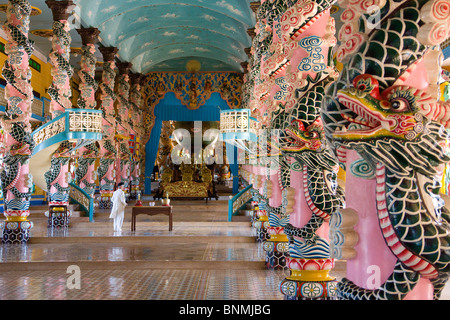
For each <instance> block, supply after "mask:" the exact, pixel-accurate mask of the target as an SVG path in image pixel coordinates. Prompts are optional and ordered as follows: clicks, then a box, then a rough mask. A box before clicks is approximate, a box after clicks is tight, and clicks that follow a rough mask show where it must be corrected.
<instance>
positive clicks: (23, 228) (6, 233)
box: [0, 220, 33, 244]
mask: <svg viewBox="0 0 450 320" xmlns="http://www.w3.org/2000/svg"><path fill="white" fill-rule="evenodd" d="M32 227H33V223H32V222H30V221H28V220H24V221H3V222H1V223H0V228H1V229H2V243H3V244H13V243H27V242H28V240H30V234H29V230H30V229H31V228H32Z"/></svg>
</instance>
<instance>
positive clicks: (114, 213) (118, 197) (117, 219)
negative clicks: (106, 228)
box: [109, 182, 127, 231]
mask: <svg viewBox="0 0 450 320" xmlns="http://www.w3.org/2000/svg"><path fill="white" fill-rule="evenodd" d="M124 189H125V184H124V183H123V182H119V184H118V185H117V190H116V191H114V193H113V195H112V197H111V201H112V204H113V206H112V210H111V214H110V215H109V218H110V219H114V231H122V224H123V217H124V215H125V207H126V205H127V202H126V201H125V193H124V192H123V190H124Z"/></svg>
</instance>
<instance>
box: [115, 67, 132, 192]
mask: <svg viewBox="0 0 450 320" xmlns="http://www.w3.org/2000/svg"><path fill="white" fill-rule="evenodd" d="M117 67H118V68H119V74H118V77H117V80H116V81H117V102H118V104H117V111H118V114H117V118H116V120H117V122H118V123H119V124H120V125H119V126H118V133H119V134H118V137H119V138H118V144H119V146H118V159H117V161H116V172H117V174H116V182H117V183H119V182H123V183H125V188H126V190H128V188H129V184H130V172H129V167H130V161H131V154H130V150H129V147H128V139H129V134H130V123H129V121H130V119H129V94H130V83H129V81H130V77H129V73H130V69H131V67H132V64H131V63H128V62H121V63H118V64H117ZM126 194H127V195H128V191H126Z"/></svg>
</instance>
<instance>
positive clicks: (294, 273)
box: [280, 258, 337, 300]
mask: <svg viewBox="0 0 450 320" xmlns="http://www.w3.org/2000/svg"><path fill="white" fill-rule="evenodd" d="M286 265H287V267H288V268H289V269H290V270H291V275H290V276H289V277H286V278H285V279H284V280H283V281H282V282H281V284H280V290H281V292H282V293H283V294H284V295H285V300H336V297H337V293H336V280H335V278H334V277H331V276H330V275H329V272H330V270H331V269H332V268H333V267H334V260H333V259H294V258H287V259H286Z"/></svg>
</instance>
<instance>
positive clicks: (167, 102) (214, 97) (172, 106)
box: [145, 92, 238, 194]
mask: <svg viewBox="0 0 450 320" xmlns="http://www.w3.org/2000/svg"><path fill="white" fill-rule="evenodd" d="M227 109H230V107H229V106H228V104H227V102H226V101H225V100H224V99H222V97H221V96H220V94H219V93H217V92H214V93H212V94H211V97H210V98H209V99H208V100H206V102H205V104H204V105H202V106H201V107H199V108H198V109H195V110H191V109H188V108H187V107H186V106H184V105H182V104H181V101H180V100H179V99H177V98H176V96H175V94H174V93H173V92H167V93H166V94H165V96H164V98H163V99H161V100H160V102H159V103H158V104H157V105H156V106H155V109H154V115H155V124H154V126H153V128H152V132H151V134H150V139H149V140H148V142H147V144H146V146H145V193H146V194H150V193H151V175H152V173H153V168H154V164H155V161H156V156H157V153H158V147H159V139H160V136H161V128H162V122H163V121H170V120H172V121H219V120H220V111H221V110H227ZM226 149H227V154H231V155H232V156H233V159H229V162H230V171H231V174H232V175H233V193H237V191H238V164H237V159H234V158H236V157H237V150H235V147H232V146H230V145H228V144H227V146H226Z"/></svg>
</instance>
